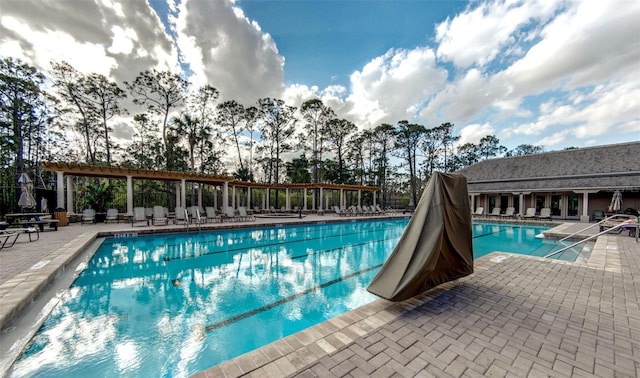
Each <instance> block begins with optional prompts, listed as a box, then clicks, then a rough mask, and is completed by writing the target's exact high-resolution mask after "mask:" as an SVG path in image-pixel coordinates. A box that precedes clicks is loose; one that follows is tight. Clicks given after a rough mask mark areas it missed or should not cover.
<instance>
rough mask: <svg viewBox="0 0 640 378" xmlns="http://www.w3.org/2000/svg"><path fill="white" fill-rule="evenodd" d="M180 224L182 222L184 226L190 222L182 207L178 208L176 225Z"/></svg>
mask: <svg viewBox="0 0 640 378" xmlns="http://www.w3.org/2000/svg"><path fill="white" fill-rule="evenodd" d="M178 222H182V224H187V223H188V222H189V219H188V218H187V214H186V213H185V209H184V207H182V206H178V207H176V224H178Z"/></svg>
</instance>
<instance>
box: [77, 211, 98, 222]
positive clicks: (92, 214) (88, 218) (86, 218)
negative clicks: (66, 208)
mask: <svg viewBox="0 0 640 378" xmlns="http://www.w3.org/2000/svg"><path fill="white" fill-rule="evenodd" d="M85 222H90V223H96V211H95V210H93V209H84V210H82V218H81V219H80V225H82V224H84V223H85Z"/></svg>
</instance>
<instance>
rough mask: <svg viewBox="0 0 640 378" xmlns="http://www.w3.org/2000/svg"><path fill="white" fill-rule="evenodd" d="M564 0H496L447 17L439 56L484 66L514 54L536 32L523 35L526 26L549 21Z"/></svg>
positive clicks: (461, 63)
mask: <svg viewBox="0 0 640 378" xmlns="http://www.w3.org/2000/svg"><path fill="white" fill-rule="evenodd" d="M559 4H560V1H556V0H554V1H550V0H541V1H522V2H516V1H493V2H487V3H481V4H479V5H478V6H477V7H476V8H474V9H467V10H466V11H465V12H463V13H461V14H459V15H457V16H455V17H454V18H453V19H447V20H446V21H445V22H443V23H441V24H440V25H438V27H437V28H436V41H437V42H438V43H439V46H438V50H437V53H438V58H441V59H443V60H447V61H451V62H453V63H454V64H455V65H456V66H458V67H461V68H466V67H470V66H473V65H478V66H484V65H486V64H487V63H489V62H491V61H493V60H494V59H496V57H498V56H499V55H501V54H504V53H505V50H504V49H505V47H506V48H507V49H508V50H507V51H510V53H512V54H516V53H518V52H519V49H513V48H510V47H509V46H513V44H514V42H516V41H517V40H518V39H520V38H523V39H530V38H533V37H534V36H535V31H530V32H529V35H524V36H521V35H520V34H522V33H523V32H522V29H521V28H522V27H523V26H525V25H528V24H529V23H531V22H533V21H534V20H542V21H544V20H546V19H547V18H548V17H549V16H550V15H551V14H552V13H553V12H554V11H555V10H556V9H557V7H558V6H559Z"/></svg>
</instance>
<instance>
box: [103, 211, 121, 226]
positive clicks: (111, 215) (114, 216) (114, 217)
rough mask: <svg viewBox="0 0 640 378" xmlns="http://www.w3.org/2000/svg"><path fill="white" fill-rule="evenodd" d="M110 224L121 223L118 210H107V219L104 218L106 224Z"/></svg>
mask: <svg viewBox="0 0 640 378" xmlns="http://www.w3.org/2000/svg"><path fill="white" fill-rule="evenodd" d="M109 222H118V223H120V219H118V209H107V217H106V218H104V223H109Z"/></svg>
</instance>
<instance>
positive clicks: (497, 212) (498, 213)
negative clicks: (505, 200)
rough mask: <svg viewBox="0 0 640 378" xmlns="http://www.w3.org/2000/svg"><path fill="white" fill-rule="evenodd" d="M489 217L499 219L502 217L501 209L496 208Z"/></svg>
mask: <svg viewBox="0 0 640 378" xmlns="http://www.w3.org/2000/svg"><path fill="white" fill-rule="evenodd" d="M487 216H488V217H499V216H500V208H499V207H494V208H493V209H491V213H489V214H488V215H487Z"/></svg>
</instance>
